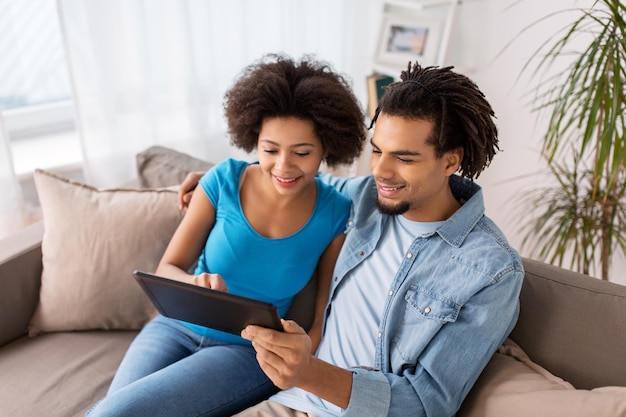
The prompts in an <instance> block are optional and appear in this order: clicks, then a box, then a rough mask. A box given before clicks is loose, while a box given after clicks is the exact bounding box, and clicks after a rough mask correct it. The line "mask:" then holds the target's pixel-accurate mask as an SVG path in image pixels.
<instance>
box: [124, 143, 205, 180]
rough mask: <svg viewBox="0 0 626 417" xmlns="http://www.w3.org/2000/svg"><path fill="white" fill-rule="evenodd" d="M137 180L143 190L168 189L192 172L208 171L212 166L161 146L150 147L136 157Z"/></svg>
mask: <svg viewBox="0 0 626 417" xmlns="http://www.w3.org/2000/svg"><path fill="white" fill-rule="evenodd" d="M136 162H137V178H138V180H139V185H140V186H142V187H144V188H158V187H169V186H171V185H178V184H181V183H182V182H183V180H184V179H185V177H186V176H187V174H188V173H190V172H192V171H208V169H209V168H211V167H212V166H213V165H214V164H212V163H210V162H207V161H204V160H202V159H198V158H194V157H193V156H191V155H188V154H186V153H182V152H178V151H176V150H174V149H170V148H165V147H163V146H151V147H150V148H148V149H146V150H144V151H142V152H140V153H138V154H137V157H136Z"/></svg>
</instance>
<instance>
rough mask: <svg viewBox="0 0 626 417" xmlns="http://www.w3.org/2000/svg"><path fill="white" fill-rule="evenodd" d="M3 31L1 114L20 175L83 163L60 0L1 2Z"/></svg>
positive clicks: (0, 46)
mask: <svg viewBox="0 0 626 417" xmlns="http://www.w3.org/2000/svg"><path fill="white" fill-rule="evenodd" d="M0 33H2V37H0V56H1V57H2V59H1V60H0V111H1V112H2V117H3V120H4V123H5V126H6V130H7V133H8V136H9V141H10V146H11V151H12V154H13V163H14V167H15V171H16V174H18V177H19V178H21V177H24V176H29V175H30V173H31V172H32V170H33V169H34V168H36V167H42V168H51V167H56V166H66V165H71V164H77V163H79V162H80V160H81V156H80V147H79V143H78V138H77V136H76V132H75V127H74V112H73V108H72V97H71V88H70V81H69V76H68V68H67V62H66V59H65V53H64V49H63V42H62V36H61V30H60V24H59V18H58V15H57V8H56V2H55V0H29V1H28V2H25V1H24V2H22V1H20V2H17V1H11V0H0Z"/></svg>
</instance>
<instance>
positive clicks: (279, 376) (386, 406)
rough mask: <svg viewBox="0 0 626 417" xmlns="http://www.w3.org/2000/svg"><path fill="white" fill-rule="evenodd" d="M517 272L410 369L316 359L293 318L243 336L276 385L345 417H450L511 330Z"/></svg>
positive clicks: (467, 309)
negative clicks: (280, 326)
mask: <svg viewBox="0 0 626 417" xmlns="http://www.w3.org/2000/svg"><path fill="white" fill-rule="evenodd" d="M522 277H523V272H521V271H513V272H510V273H509V274H508V276H507V277H505V278H503V279H502V280H500V281H499V282H497V283H495V284H493V285H491V286H489V287H486V288H484V289H483V290H482V291H480V292H479V293H477V294H475V295H474V296H473V297H472V298H470V300H468V301H467V303H466V304H465V305H464V306H463V307H462V313H461V314H460V317H459V319H457V321H456V322H454V323H448V324H446V325H444V326H443V327H442V328H441V329H440V330H439V332H438V333H437V334H436V335H435V336H434V337H433V338H432V339H431V341H430V343H429V344H428V346H426V347H425V348H424V349H423V350H422V352H421V354H420V355H419V356H418V357H417V359H416V363H415V367H414V368H407V369H405V370H403V371H401V370H396V371H397V372H401V373H399V374H398V373H385V372H382V371H380V370H374V369H371V368H370V369H368V368H354V369H342V368H339V367H336V366H333V365H332V364H329V363H325V362H323V361H321V360H320V359H317V358H314V357H313V356H312V355H310V353H309V352H310V351H309V350H307V348H310V339H308V337H307V336H306V334H305V333H304V330H302V329H300V328H299V326H297V324H295V323H293V322H285V323H284V327H285V332H284V333H281V332H275V331H272V330H268V329H264V328H260V327H256V326H248V327H247V328H246V329H244V331H243V332H242V337H244V338H245V339H248V340H251V341H252V344H253V346H254V348H255V349H256V350H257V358H258V360H259V363H260V364H261V367H262V369H263V371H264V372H266V374H267V375H268V377H269V378H270V379H271V380H272V381H273V382H274V383H275V384H276V385H277V386H279V387H280V388H291V387H298V388H301V389H304V390H306V391H309V392H311V393H312V394H315V395H317V396H319V397H321V398H323V399H325V400H327V401H330V402H332V403H333V404H336V405H337V406H339V407H341V408H344V409H346V411H345V414H344V416H345V417H349V416H354V417H356V416H363V415H388V416H397V417H403V416H406V415H412V416H416V417H424V416H430V415H442V416H446V415H449V416H452V415H454V413H456V411H457V410H458V408H459V407H460V405H461V403H462V402H463V400H464V399H465V396H466V395H467V393H468V392H469V390H470V389H471V387H472V386H473V384H474V383H475V382H476V380H477V379H478V376H479V375H480V373H481V372H482V370H483V369H484V367H485V366H486V365H487V363H488V361H489V359H490V358H491V356H492V355H493V353H494V352H495V351H496V350H497V348H498V347H499V346H500V345H501V344H502V342H503V341H504V339H505V338H506V337H507V336H508V334H509V333H510V332H511V330H512V329H513V326H514V324H515V322H516V319H517V314H518V307H519V302H518V296H519V288H520V286H521V281H522ZM486 306H488V308H485V307H486ZM392 337H393V336H392ZM307 340H308V342H307ZM390 354H391V353H390ZM331 382H332V383H331Z"/></svg>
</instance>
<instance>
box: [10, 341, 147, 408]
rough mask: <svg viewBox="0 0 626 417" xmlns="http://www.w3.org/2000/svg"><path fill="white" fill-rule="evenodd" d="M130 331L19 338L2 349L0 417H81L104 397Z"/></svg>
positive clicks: (128, 342)
mask: <svg viewBox="0 0 626 417" xmlns="http://www.w3.org/2000/svg"><path fill="white" fill-rule="evenodd" d="M135 335H136V332H134V331H93V332H70V333H50V334H42V335H40V336H38V337H36V338H29V337H27V336H26V337H22V338H20V339H17V340H15V341H13V342H11V343H9V344H7V345H5V346H3V347H2V354H1V355H0V375H3V377H4V379H3V382H2V384H0V415H1V416H21V417H30V416H33V417H34V416H37V417H59V416H64V417H74V416H81V417H82V416H83V415H84V413H85V411H87V410H88V409H89V408H91V406H92V405H93V404H94V403H95V402H97V401H99V400H100V399H101V398H102V397H104V395H105V394H106V391H107V389H108V387H109V384H110V383H111V380H112V379H113V375H114V374H115V370H116V369H117V367H118V365H119V363H120V361H121V360H122V357H123V356H124V353H125V352H126V350H127V349H128V346H129V345H130V342H131V341H132V340H133V338H134V337H135Z"/></svg>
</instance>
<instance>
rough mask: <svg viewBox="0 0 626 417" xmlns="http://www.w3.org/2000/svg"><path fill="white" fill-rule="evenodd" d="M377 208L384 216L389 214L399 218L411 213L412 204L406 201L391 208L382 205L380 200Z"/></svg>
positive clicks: (377, 201)
mask: <svg viewBox="0 0 626 417" xmlns="http://www.w3.org/2000/svg"><path fill="white" fill-rule="evenodd" d="M376 208H377V209H378V211H380V212H381V213H382V214H387V215H389V216H398V215H400V214H404V213H406V212H407V211H409V208H411V206H410V204H409V203H408V202H406V201H401V202H400V203H398V204H396V205H394V206H391V205H386V204H383V203H381V201H380V198H377V199H376Z"/></svg>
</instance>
